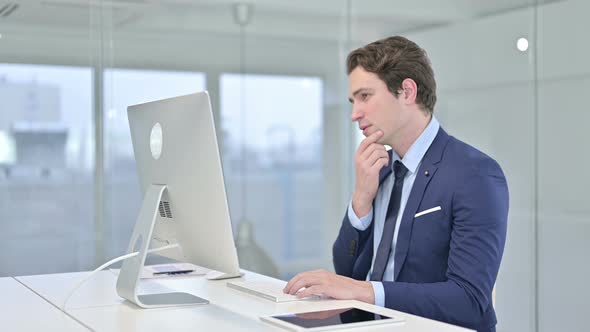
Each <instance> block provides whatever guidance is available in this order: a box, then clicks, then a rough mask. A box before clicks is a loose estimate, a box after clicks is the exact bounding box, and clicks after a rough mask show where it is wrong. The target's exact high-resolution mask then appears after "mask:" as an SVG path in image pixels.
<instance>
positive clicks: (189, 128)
mask: <svg viewBox="0 0 590 332" xmlns="http://www.w3.org/2000/svg"><path fill="white" fill-rule="evenodd" d="M127 113H128V118H129V127H130V129H131V140H132V143H133V151H134V154H135V160H136V163H137V170H138V174H139V182H140V186H141V191H142V193H143V195H144V199H143V203H142V207H141V210H140V212H139V217H138V219H137V222H136V225H135V228H134V231H133V234H132V236H131V241H130V243H129V247H128V250H127V251H128V253H132V252H135V251H138V252H139V254H138V255H137V256H135V257H133V258H130V259H127V260H126V261H124V262H123V266H122V268H121V272H120V274H119V278H118V280H117V292H118V293H119V295H120V296H122V297H124V298H126V299H127V300H130V301H132V302H134V303H136V304H138V305H139V306H141V307H145V308H151V307H158V306H166V305H179V304H195V303H207V301H206V300H203V299H200V298H198V297H196V296H193V295H191V294H185V293H166V294H144V295H140V294H137V287H138V283H139V275H140V274H141V270H142V268H143V266H144V262H145V257H146V255H147V250H148V248H154V247H161V246H164V245H170V244H174V243H178V244H179V248H180V249H181V252H182V255H181V257H178V256H177V255H172V257H174V258H180V259H181V260H183V261H186V262H189V263H192V264H195V265H199V266H203V267H206V268H209V269H212V270H215V271H214V272H212V273H210V274H209V275H208V277H209V278H210V279H220V278H231V277H238V276H240V270H239V264H238V256H237V251H236V246H235V244H234V237H233V234H232V227H231V222H230V214H229V208H228V204H227V196H226V192H225V183H224V179H223V171H222V166H221V158H220V155H219V148H218V144H217V136H216V134H215V124H214V120H213V114H212V111H211V102H210V100H209V94H208V93H207V92H206V91H205V92H199V93H195V94H190V95H185V96H179V97H174V98H169V99H163V100H158V101H154V102H149V103H145V104H139V105H133V106H129V107H128V109H127ZM166 256H169V257H170V255H166Z"/></svg>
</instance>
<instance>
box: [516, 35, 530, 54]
mask: <svg viewBox="0 0 590 332" xmlns="http://www.w3.org/2000/svg"><path fill="white" fill-rule="evenodd" d="M516 48H518V50H519V51H521V52H524V51H526V50H528V49H529V41H528V40H527V39H526V38H524V37H521V38H518V40H517V41H516Z"/></svg>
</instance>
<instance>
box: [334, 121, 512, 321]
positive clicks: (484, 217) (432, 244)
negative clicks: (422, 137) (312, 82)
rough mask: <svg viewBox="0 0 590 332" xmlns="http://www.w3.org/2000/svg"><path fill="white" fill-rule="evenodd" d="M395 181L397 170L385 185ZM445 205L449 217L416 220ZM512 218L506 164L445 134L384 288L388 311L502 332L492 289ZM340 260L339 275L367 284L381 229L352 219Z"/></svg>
mask: <svg viewBox="0 0 590 332" xmlns="http://www.w3.org/2000/svg"><path fill="white" fill-rule="evenodd" d="M390 163H391V158H390ZM389 174H391V165H389V167H385V168H383V169H382V170H381V173H380V175H379V181H380V185H381V183H382V182H383V180H384V179H385V178H386V177H387V176H388V175H389ZM437 206H440V207H441V210H439V211H436V212H432V213H428V214H425V215H422V216H419V217H414V215H415V214H416V213H418V212H420V211H424V210H427V209H430V208H433V207H437ZM507 218H508V186H507V184H506V178H505V177H504V174H503V172H502V169H501V168H500V166H499V165H498V163H496V162H495V161H494V160H493V159H492V158H490V157H488V156H487V155H485V154H483V153H482V152H480V151H478V150H476V149H475V148H473V147H471V146H469V145H467V144H465V143H463V142H461V141H459V140H457V139H456V138H454V137H452V136H449V135H448V134H447V133H446V132H445V131H444V130H443V129H442V128H440V129H439V131H438V133H437V135H436V138H435V139H434V141H433V142H432V144H431V146H430V148H429V149H428V151H427V152H426V154H425V155H424V158H423V159H422V163H421V164H420V168H419V169H418V173H417V176H416V180H415V182H414V185H413V187H412V190H411V192H410V196H409V198H408V202H407V204H406V207H405V210H404V214H403V216H402V219H401V225H400V229H399V235H398V238H397V244H396V248H395V258H394V259H395V267H394V269H395V270H394V280H395V281H394V282H391V281H384V282H383V288H384V290H385V306H386V307H387V308H391V309H395V310H400V311H403V312H407V313H411V314H415V315H419V316H423V317H427V318H431V319H435V320H439V321H443V322H447V323H451V324H455V325H459V326H463V327H467V328H471V329H476V330H478V331H494V330H495V326H496V314H495V311H494V308H493V306H492V288H493V287H494V283H495V281H496V276H497V274H498V268H499V266H500V261H501V259H502V253H503V251H504V243H505V241H506V223H507ZM333 258H334V267H335V270H336V273H338V274H340V275H344V276H348V277H351V278H354V279H358V280H365V279H366V277H367V273H368V271H369V269H370V268H371V262H372V258H373V223H371V226H370V227H369V228H367V229H366V230H364V231H359V230H357V229H356V228H354V227H353V226H352V225H351V224H350V221H349V220H348V215H347V214H345V217H344V220H343V222H342V226H341V228H340V233H339V234H338V238H337V239H336V242H335V243H334V246H333Z"/></svg>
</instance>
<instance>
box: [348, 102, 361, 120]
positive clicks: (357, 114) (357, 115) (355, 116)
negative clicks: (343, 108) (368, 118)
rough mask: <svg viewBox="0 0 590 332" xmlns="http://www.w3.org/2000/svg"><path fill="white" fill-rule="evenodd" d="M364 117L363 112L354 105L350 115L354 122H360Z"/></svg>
mask: <svg viewBox="0 0 590 332" xmlns="http://www.w3.org/2000/svg"><path fill="white" fill-rule="evenodd" d="M362 117H363V113H362V112H361V110H360V109H359V108H358V107H357V106H354V105H352V113H351V115H350V118H351V119H352V122H356V121H359V120H360V119H361V118H362Z"/></svg>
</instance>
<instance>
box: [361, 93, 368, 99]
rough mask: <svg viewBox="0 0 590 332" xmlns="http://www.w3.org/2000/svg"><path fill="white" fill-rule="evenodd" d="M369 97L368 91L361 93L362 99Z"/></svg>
mask: <svg viewBox="0 0 590 332" xmlns="http://www.w3.org/2000/svg"><path fill="white" fill-rule="evenodd" d="M367 97H369V94H368V93H361V100H366V99H367Z"/></svg>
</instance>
